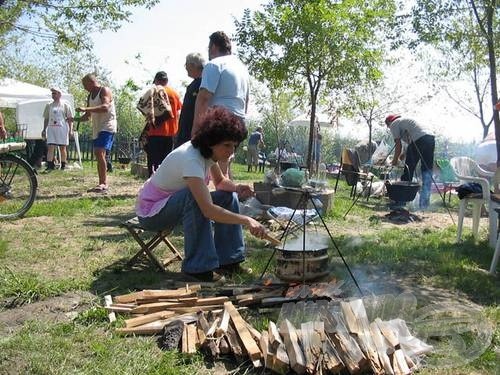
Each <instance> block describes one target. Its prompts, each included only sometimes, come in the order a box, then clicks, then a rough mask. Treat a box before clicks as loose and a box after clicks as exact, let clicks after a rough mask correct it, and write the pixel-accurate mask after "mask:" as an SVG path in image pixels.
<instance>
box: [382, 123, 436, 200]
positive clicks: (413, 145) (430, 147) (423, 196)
mask: <svg viewBox="0 0 500 375" xmlns="http://www.w3.org/2000/svg"><path fill="white" fill-rule="evenodd" d="M385 124H386V125H387V127H388V128H389V130H390V131H391V134H392V136H393V138H394V142H395V143H396V146H395V150H394V157H393V159H392V165H397V164H398V162H399V156H400V155H401V150H402V145H401V140H403V141H404V142H406V143H407V144H408V149H407V151H406V161H405V163H406V168H405V169H404V173H403V175H402V176H401V180H402V181H411V180H412V179H413V174H414V173H415V168H416V167H417V163H418V161H419V160H420V168H421V171H422V189H421V190H420V201H419V206H420V208H421V209H426V208H428V207H429V204H430V196H431V183H432V167H433V165H434V147H435V140H434V135H432V134H430V133H429V132H428V131H427V130H425V129H424V127H423V126H422V125H420V124H419V123H418V122H416V121H415V120H412V119H409V118H403V117H401V116H400V115H389V116H387V117H386V119H385Z"/></svg>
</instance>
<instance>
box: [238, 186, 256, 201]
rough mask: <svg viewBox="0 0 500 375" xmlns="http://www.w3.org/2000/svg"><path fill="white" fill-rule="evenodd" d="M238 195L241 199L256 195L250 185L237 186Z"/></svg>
mask: <svg viewBox="0 0 500 375" xmlns="http://www.w3.org/2000/svg"><path fill="white" fill-rule="evenodd" d="M236 193H237V194H238V197H240V198H241V199H248V198H250V197H253V196H254V195H255V193H254V191H253V190H252V189H251V188H250V186H248V185H243V184H238V185H236Z"/></svg>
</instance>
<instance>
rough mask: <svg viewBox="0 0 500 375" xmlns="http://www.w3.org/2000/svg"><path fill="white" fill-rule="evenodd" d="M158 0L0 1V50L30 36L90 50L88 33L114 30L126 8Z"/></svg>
mask: <svg viewBox="0 0 500 375" xmlns="http://www.w3.org/2000/svg"><path fill="white" fill-rule="evenodd" d="M158 2H159V0H126V1H123V0H31V1H26V0H24V1H15V0H3V1H0V51H2V50H3V49H4V48H6V47H7V46H8V45H9V44H12V43H15V42H16V40H17V38H18V37H19V36H20V35H21V34H23V35H26V34H27V35H30V36H31V37H32V38H34V39H36V40H40V39H42V40H51V41H53V46H58V45H64V46H66V47H70V48H73V49H82V48H86V49H90V47H91V45H92V43H91V41H90V39H89V34H90V33H94V32H99V31H102V30H117V29H118V28H119V27H120V25H121V24H122V23H123V22H126V21H128V20H129V17H130V15H131V11H130V8H132V7H146V8H148V9H150V8H151V7H153V6H154V5H155V4H157V3H158Z"/></svg>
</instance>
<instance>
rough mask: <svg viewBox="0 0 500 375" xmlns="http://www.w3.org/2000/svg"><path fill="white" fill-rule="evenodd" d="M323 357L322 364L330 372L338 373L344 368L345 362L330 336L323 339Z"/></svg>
mask: <svg viewBox="0 0 500 375" xmlns="http://www.w3.org/2000/svg"><path fill="white" fill-rule="evenodd" d="M322 354H323V358H322V366H323V369H324V370H325V371H327V372H330V373H338V372H340V370H342V369H343V368H344V364H343V363H342V360H341V359H340V357H339V355H338V354H337V351H336V350H335V347H334V346H333V343H332V341H331V340H330V338H329V337H326V338H325V340H324V341H323V353H322Z"/></svg>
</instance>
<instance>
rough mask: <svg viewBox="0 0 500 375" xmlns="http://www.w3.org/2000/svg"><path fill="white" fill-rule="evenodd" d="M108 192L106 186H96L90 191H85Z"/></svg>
mask: <svg viewBox="0 0 500 375" xmlns="http://www.w3.org/2000/svg"><path fill="white" fill-rule="evenodd" d="M107 191H108V187H107V186H106V185H97V186H96V187H93V188H91V189H88V190H87V193H106V192H107Z"/></svg>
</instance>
